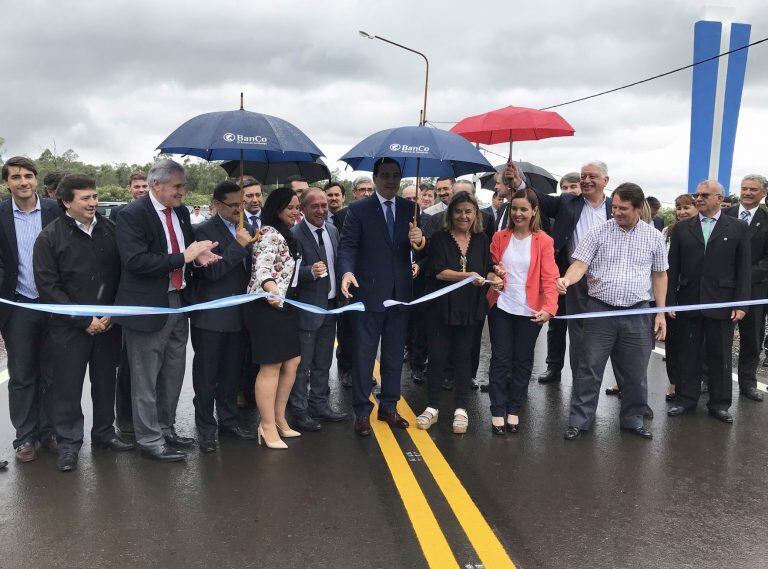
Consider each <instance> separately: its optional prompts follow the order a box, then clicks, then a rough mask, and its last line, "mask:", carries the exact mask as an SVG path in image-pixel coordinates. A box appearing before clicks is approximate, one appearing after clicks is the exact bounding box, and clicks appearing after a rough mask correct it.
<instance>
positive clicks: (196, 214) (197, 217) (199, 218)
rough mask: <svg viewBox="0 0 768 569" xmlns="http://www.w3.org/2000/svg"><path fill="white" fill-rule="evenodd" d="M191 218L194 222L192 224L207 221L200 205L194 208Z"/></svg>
mask: <svg viewBox="0 0 768 569" xmlns="http://www.w3.org/2000/svg"><path fill="white" fill-rule="evenodd" d="M189 220H190V222H192V225H200V224H201V223H202V222H204V221H205V216H204V215H203V214H202V213H201V212H200V206H199V205H196V206H195V207H194V208H192V214H191V215H190V216H189Z"/></svg>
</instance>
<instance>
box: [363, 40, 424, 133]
mask: <svg viewBox="0 0 768 569" xmlns="http://www.w3.org/2000/svg"><path fill="white" fill-rule="evenodd" d="M358 33H359V34H360V35H361V36H362V37H364V38H367V39H369V40H381V41H383V42H385V43H388V44H390V45H394V46H395V47H399V48H402V49H404V50H406V51H410V52H411V53H415V54H416V55H420V56H421V57H423V58H424V63H425V64H426V71H425V73H424V106H423V107H422V109H421V113H420V116H419V126H424V125H425V124H426V122H427V91H428V89H429V59H427V56H426V55H424V54H423V53H421V52H420V51H417V50H415V49H412V48H410V47H406V46H404V45H402V44H399V43H397V42H394V41H392V40H388V39H387V38H383V37H381V36H377V35H371V34H369V33H367V32H364V31H362V30H360V31H358Z"/></svg>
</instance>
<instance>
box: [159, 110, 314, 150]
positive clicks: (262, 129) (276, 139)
mask: <svg viewBox="0 0 768 569" xmlns="http://www.w3.org/2000/svg"><path fill="white" fill-rule="evenodd" d="M157 148H158V150H160V152H164V153H167V154H187V155H189V156H198V157H200V158H204V159H205V160H247V161H251V162H314V161H315V160H317V159H318V158H319V157H321V156H323V153H322V152H321V151H320V149H319V148H318V147H317V146H316V145H315V143H314V142H312V141H311V140H310V139H309V137H307V135H306V134H304V133H303V132H301V131H300V130H299V129H298V128H296V127H295V126H294V125H292V124H291V123H289V122H288V121H285V120H283V119H280V118H277V117H273V116H270V115H263V114H260V113H253V112H251V111H246V110H244V109H239V110H236V111H222V112H217V113H205V114H202V115H199V116H196V117H194V118H191V119H189V120H188V121H187V122H185V123H184V124H183V125H181V126H180V127H179V128H177V129H176V130H175V131H173V132H172V133H171V135H170V136H169V137H168V138H166V139H165V140H164V141H163V142H161V143H160V145H159V146H158V147H157ZM241 151H242V154H241Z"/></svg>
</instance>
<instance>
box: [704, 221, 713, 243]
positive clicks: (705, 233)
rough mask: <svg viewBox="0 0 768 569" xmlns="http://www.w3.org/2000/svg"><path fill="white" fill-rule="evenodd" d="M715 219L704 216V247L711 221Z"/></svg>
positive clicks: (710, 231)
mask: <svg viewBox="0 0 768 569" xmlns="http://www.w3.org/2000/svg"><path fill="white" fill-rule="evenodd" d="M714 221H715V220H714V219H713V218H711V217H705V218H704V229H703V233H704V247H706V246H707V241H709V236H710V234H711V233H712V222H714Z"/></svg>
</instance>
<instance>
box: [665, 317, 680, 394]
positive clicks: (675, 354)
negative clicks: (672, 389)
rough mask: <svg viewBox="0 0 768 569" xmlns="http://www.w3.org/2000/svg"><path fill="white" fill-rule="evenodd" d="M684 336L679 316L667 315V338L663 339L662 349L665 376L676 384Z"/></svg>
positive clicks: (678, 377) (678, 380)
mask: <svg viewBox="0 0 768 569" xmlns="http://www.w3.org/2000/svg"><path fill="white" fill-rule="evenodd" d="M683 347H684V338H683V335H682V329H681V325H680V318H670V317H669V316H667V338H666V340H664V351H665V352H666V356H665V357H666V358H667V361H666V366H667V377H668V378H669V383H670V384H672V385H677V384H678V383H679V382H680V375H681V374H682V371H683V370H682V367H683V365H684V362H685V360H684V359H683V357H682V356H683Z"/></svg>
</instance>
